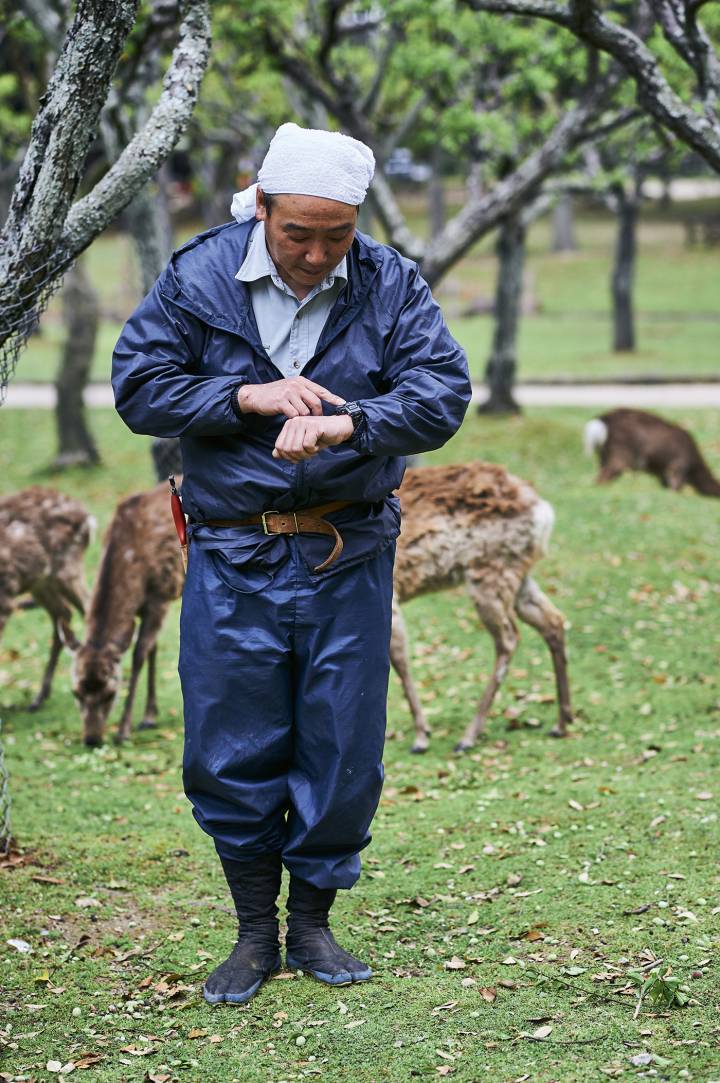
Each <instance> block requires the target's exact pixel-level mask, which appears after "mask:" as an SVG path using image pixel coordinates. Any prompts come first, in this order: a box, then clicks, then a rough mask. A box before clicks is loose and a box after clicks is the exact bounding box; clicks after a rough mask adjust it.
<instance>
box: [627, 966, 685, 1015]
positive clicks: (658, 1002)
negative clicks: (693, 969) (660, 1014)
mask: <svg viewBox="0 0 720 1083" xmlns="http://www.w3.org/2000/svg"><path fill="white" fill-rule="evenodd" d="M627 976H628V978H630V980H631V981H632V982H634V983H635V985H637V986H639V989H638V1007H639V1006H640V1005H642V1004H643V1003H644V1002H645V1001H648V1002H649V1003H650V1004H652V1005H653V1006H654V1007H656V1008H684V1007H685V1006H686V1004H687V1003H688V1001H689V1000H690V997H691V992H690V986H689V985H687V984H685V983H684V982H683V980H682V978H678V977H676V976H674V975H673V974H671V973H670V971H667V972H666V973H665V974H661V973H660V970H659V969H657V970H651V972H650V973H649V974H648V973H647V971H642V970H628V972H627Z"/></svg>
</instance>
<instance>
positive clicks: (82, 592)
mask: <svg viewBox="0 0 720 1083" xmlns="http://www.w3.org/2000/svg"><path fill="white" fill-rule="evenodd" d="M93 528H94V520H93V518H92V516H91V515H89V513H88V511H87V509H86V508H84V507H83V505H82V504H80V503H79V502H78V501H77V500H74V499H73V498H72V497H69V496H67V495H66V494H65V493H59V492H56V491H55V490H54V489H46V488H43V487H41V486H39V485H34V486H32V487H31V488H29V489H22V490H20V491H19V492H15V493H11V494H10V495H8V496H4V497H0V635H2V632H3V629H4V627H5V624H6V623H7V620H8V618H9V616H10V614H11V613H12V612H13V609H14V607H15V600H16V599H17V598H18V597H19V596H20V595H22V594H31V595H32V597H33V598H34V600H35V602H36V603H37V604H38V605H39V606H41V607H42V608H43V609H45V610H46V611H47V613H48V615H49V617H50V620H51V622H52V641H51V644H50V655H49V657H48V661H47V664H46V666H45V672H44V673H43V677H42V682H41V684H40V688H39V690H38V692H37V694H36V695H35V697H34V699H33V700H32V701H31V703H30V704H29V705H28V710H31V711H35V710H37V709H38V708H39V707H40V706H41V705H42V704H43V703H44V702H45V700H46V699H47V698H48V696H49V695H50V691H51V688H52V682H53V677H54V675H55V670H56V668H57V663H58V659H59V657H60V653H61V651H62V648H63V645H66V646H68V647H75V646H77V645H78V641H77V639H76V637H75V634H74V632H73V630H72V627H71V621H72V614H73V609H76V610H77V611H78V612H79V613H81V614H82V613H83V612H84V610H85V605H86V602H87V593H88V592H87V585H86V582H85V568H84V558H85V551H86V549H87V547H88V545H89V544H90V539H91V536H92V531H93Z"/></svg>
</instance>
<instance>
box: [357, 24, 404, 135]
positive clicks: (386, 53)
mask: <svg viewBox="0 0 720 1083" xmlns="http://www.w3.org/2000/svg"><path fill="white" fill-rule="evenodd" d="M400 39H401V34H400V31H399V30H398V28H397V26H391V27H390V30H389V31H388V34H387V37H386V38H385V42H384V44H383V47H382V49H381V50H380V55H379V56H378V60H377V68H376V71H375V78H374V79H373V81H372V84H371V86H370V89H369V90H368V92H367V94H366V95H365V100H364V101H363V102H362V104H361V106H360V112H361V113H363V114H364V115H365V116H366V117H369V116H370V115H371V114H372V113H373V112H374V111H375V108H376V106H377V103H378V99H379V97H380V91H381V90H382V85H383V81H384V79H385V75H386V73H387V70H388V65H389V63H390V57H391V56H392V54H393V52H394V50H395V46H396V45H397V44H398V42H399V41H400Z"/></svg>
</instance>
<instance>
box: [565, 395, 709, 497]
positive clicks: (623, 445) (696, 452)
mask: <svg viewBox="0 0 720 1083" xmlns="http://www.w3.org/2000/svg"><path fill="white" fill-rule="evenodd" d="M584 445H585V452H586V453H587V454H588V455H592V453H593V452H594V451H596V452H597V453H598V456H599V459H600V471H599V473H598V475H597V477H596V479H595V480H596V482H597V483H598V484H599V485H603V484H606V483H607V482H609V481H613V480H614V479H615V478H618V477H620V475H621V474H623V473H624V472H625V471H626V470H644V471H646V472H647V473H648V474H652V475H653V476H654V477H656V478H657V479H658V481H659V482H660V484H661V485H663V486H664V487H665V488H666V489H674V490H679V489H682V487H683V486H684V485H691V486H692V487H693V489H695V491H696V492H698V493H700V494H701V495H702V496H720V481H718V479H717V478H716V477H714V475H713V474H712V472H711V470H710V468H709V467H708V465H707V463H706V462H705V460H704V458H703V457H702V454H701V452H700V449H699V448H698V446H697V444H696V443H695V440H694V439H693V437H692V436H691V435H690V433H689V432H687V430H686V429H683V428H682V426H680V425H675V424H674V423H673V422H672V421H666V420H665V419H664V418H662V417H658V416H657V415H656V414H650V413H647V412H646V411H644V410H629V409H619V410H611V411H610V412H609V413H607V414H603V415H602V416H601V417H595V418H593V419H592V421H588V423H587V425H586V426H585V432H584Z"/></svg>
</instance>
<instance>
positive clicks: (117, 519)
mask: <svg viewBox="0 0 720 1083" xmlns="http://www.w3.org/2000/svg"><path fill="white" fill-rule="evenodd" d="M183 582H184V576H183V569H182V564H181V560H180V555H179V549H178V541H177V535H176V533H175V528H174V525H173V521H172V518H171V516H170V512H169V506H168V490H167V485H157V486H156V487H155V488H154V489H151V490H149V491H146V492H140V493H134V494H133V495H132V496H129V497H127V498H126V499H125V500H122V501H121V502H120V503H119V504H118V506H117V508H116V510H115V512H114V514H113V517H112V519H111V521H110V524H109V526H108V528H107V531H106V534H105V538H104V542H103V551H102V555H101V558H100V567H99V571H98V576H97V580H96V582H95V586H94V589H93V592H92V597H91V599H90V603H89V606H88V612H87V617H86V621H85V640H84V642H83V643H82V645H78V649H77V650H76V651H75V654H74V658H73V668H72V685H73V695H74V696H75V699H76V701H77V704H78V707H79V709H80V715H81V717H82V721H83V739H84V742H85V744H86V745H88V746H89V747H92V746H96V745H100V744H102V741H103V737H104V731H105V723H106V721H107V718H108V716H109V714H110V712H111V710H112V708H113V705H114V703H115V700H116V698H117V695H118V692H119V690H120V685H121V676H122V674H121V669H122V658H123V655H124V654H125V652H126V651H127V650H128V649H129V648H130V646H131V644H132V643H133V640H134V647H133V654H132V664H131V670H130V679H129V682H128V687H127V693H126V696H125V703H124V705H123V710H122V715H121V718H120V723H119V726H118V730H117V736H116V740H117V741H118V743H121V742H122V741H125V740H127V738H128V737H129V736H130V733H131V727H132V710H133V704H134V701H135V694H136V691H137V684H138V679H139V677H140V673H141V670H142V668H143V665H144V664H145V662H147V699H146V703H145V711H144V715H143V719H142V721H141V723H140V725H139V728H140V729H145V728H148V727H152V726H155V725H156V724H157V695H156V685H155V668H156V658H157V639H158V635H159V633H160V629H161V628H162V625H163V621H164V620H165V616H166V614H167V611H168V609H169V608H170V605H171V603H172V602H173V601H174V600H175V599H176V598H179V597H180V595H181V594H182V588H183ZM136 626H137V635H136V634H135V633H136Z"/></svg>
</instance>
